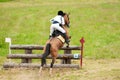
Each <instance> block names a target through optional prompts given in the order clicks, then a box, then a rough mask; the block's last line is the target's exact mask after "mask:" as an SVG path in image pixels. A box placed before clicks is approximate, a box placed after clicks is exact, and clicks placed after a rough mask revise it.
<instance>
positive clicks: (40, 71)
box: [39, 67, 42, 75]
mask: <svg viewBox="0 0 120 80" xmlns="http://www.w3.org/2000/svg"><path fill="white" fill-rule="evenodd" d="M41 73H42V67H40V70H39V74H40V75H41Z"/></svg>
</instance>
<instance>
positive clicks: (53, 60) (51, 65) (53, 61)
mask: <svg viewBox="0 0 120 80" xmlns="http://www.w3.org/2000/svg"><path fill="white" fill-rule="evenodd" d="M55 60H56V57H53V58H52V62H51V64H50V72H49V73H50V75H51V74H52V68H53V65H54V63H55Z"/></svg>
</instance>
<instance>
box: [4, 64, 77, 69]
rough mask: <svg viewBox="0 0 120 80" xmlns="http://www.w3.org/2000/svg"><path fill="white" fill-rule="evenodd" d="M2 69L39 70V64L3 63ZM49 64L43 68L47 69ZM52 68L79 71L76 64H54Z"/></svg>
mask: <svg viewBox="0 0 120 80" xmlns="http://www.w3.org/2000/svg"><path fill="white" fill-rule="evenodd" d="M3 67H4V68H20V67H24V68H40V64H33V63H20V64H16V63H5V64H4V65H3ZM49 67H50V64H47V65H45V66H44V68H49ZM53 68H77V69H79V65H78V64H54V65H53Z"/></svg>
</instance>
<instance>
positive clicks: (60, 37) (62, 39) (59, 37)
mask: <svg viewBox="0 0 120 80" xmlns="http://www.w3.org/2000/svg"><path fill="white" fill-rule="evenodd" d="M57 38H58V39H59V40H61V41H62V42H63V43H64V42H65V39H64V38H63V37H62V36H61V35H59V36H58V37H57Z"/></svg>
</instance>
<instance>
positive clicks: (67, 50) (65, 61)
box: [3, 38, 84, 68]
mask: <svg viewBox="0 0 120 80" xmlns="http://www.w3.org/2000/svg"><path fill="white" fill-rule="evenodd" d="M80 43H81V46H69V47H62V48H61V49H60V50H64V54H58V57H57V59H62V64H59V65H56V64H55V65H54V67H56V68H59V67H61V68H78V67H81V68H82V58H83V44H84V39H83V38H82V39H81V40H80ZM43 48H44V47H43V46H40V45H11V46H10V49H11V50H24V51H25V54H23V53H16V54H9V55H7V58H8V59H22V61H21V63H19V64H13V63H5V64H4V65H3V67H4V68H12V67H35V68H37V67H40V64H33V63H32V59H41V58H42V54H33V52H32V51H33V50H43ZM73 50H79V51H80V53H79V54H72V51H73ZM51 58H52V57H51V56H50V55H49V56H48V57H47V59H51ZM71 59H74V60H80V65H78V64H71ZM48 66H49V65H46V66H45V67H46V68H47V67H48Z"/></svg>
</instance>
